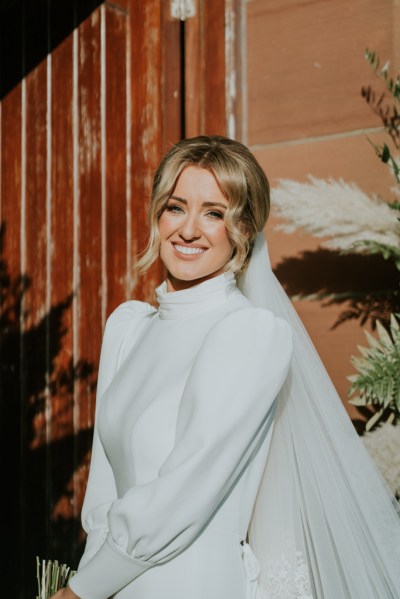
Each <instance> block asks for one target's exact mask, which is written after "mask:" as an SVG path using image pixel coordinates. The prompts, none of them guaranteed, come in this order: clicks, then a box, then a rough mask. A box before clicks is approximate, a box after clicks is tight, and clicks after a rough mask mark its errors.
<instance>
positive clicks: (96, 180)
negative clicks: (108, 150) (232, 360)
mask: <svg viewBox="0 0 400 599" xmlns="http://www.w3.org/2000/svg"><path fill="white" fill-rule="evenodd" d="M101 11H102V9H98V10H96V11H95V12H93V13H92V14H91V15H90V16H89V17H88V18H87V19H86V20H85V21H84V22H83V23H82V24H81V25H80V27H79V30H78V36H77V37H78V39H77V43H78V56H77V60H78V63H77V64H75V65H74V69H77V71H78V73H77V77H78V106H77V107H75V110H77V113H76V115H75V118H76V119H77V120H78V132H77V133H78V140H77V141H78V148H77V149H75V151H78V156H77V159H78V172H77V173H75V176H77V181H76V182H75V185H76V188H77V196H78V197H77V198H76V201H75V210H76V212H75V214H74V219H75V227H76V231H77V239H75V244H76V247H75V264H74V269H76V273H75V281H76V289H74V294H75V296H74V302H76V307H75V315H76V321H75V322H74V335H76V342H75V348H76V350H77V354H76V355H75V356H74V361H75V365H77V364H83V363H84V362H88V363H90V364H91V365H92V366H93V367H94V368H95V370H96V371H97V367H98V359H99V348H100V345H101V338H102V330H103V323H102V302H103V297H102V288H103V283H104V281H103V278H102V247H103V245H102V241H103V240H102V233H103V218H104V217H103V210H102V202H103V197H102V193H103V189H102V172H101V168H102V135H101V132H102V123H101V119H102V113H101V109H102V102H101V94H102V87H101V84H102V81H101V25H102V23H101V20H102V18H103V17H102V14H101ZM75 193H76V192H75ZM75 398H76V399H75V422H74V426H75V434H76V433H77V432H78V431H79V430H81V429H82V430H85V429H86V428H87V427H88V424H89V423H91V422H92V419H93V412H94V390H93V389H92V388H91V386H90V385H88V384H87V381H86V380H79V379H77V380H76V381H75ZM89 449H90V440H89V439H84V438H82V437H80V436H77V437H76V440H75V472H76V469H77V468H78V466H79V463H80V461H81V459H82V458H83V456H84V455H85V454H86V453H87V452H88V450H89ZM79 483H80V480H79V477H75V482H74V496H76V495H78V494H79V486H80V485H79ZM74 511H75V514H74V515H75V517H76V518H79V506H78V505H77V503H76V502H75V504H74Z"/></svg>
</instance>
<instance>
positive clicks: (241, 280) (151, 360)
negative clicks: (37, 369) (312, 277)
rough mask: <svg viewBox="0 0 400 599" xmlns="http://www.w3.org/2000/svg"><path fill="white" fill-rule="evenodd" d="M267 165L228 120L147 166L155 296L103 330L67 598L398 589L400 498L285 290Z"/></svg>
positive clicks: (311, 594)
mask: <svg viewBox="0 0 400 599" xmlns="http://www.w3.org/2000/svg"><path fill="white" fill-rule="evenodd" d="M268 213H269V186H268V182H267V179H266V177H265V175H264V173H263V171H262V169H261V167H260V166H259V164H258V163H257V161H256V160H255V158H254V156H253V155H252V154H251V153H250V151H249V150H248V149H247V148H246V147H245V146H243V145H242V144H240V143H238V142H235V141H232V140H229V139H226V138H223V137H218V136H214V137H205V136H201V137H197V138H193V139H188V140H184V141H181V142H179V143H178V144H176V145H175V146H174V147H173V148H172V149H171V150H170V151H169V152H168V153H167V155H166V156H165V157H164V159H163V160H162V162H161V164H160V166H159V168H158V170H157V172H156V174H155V178H154V185H153V192H152V198H151V203H150V208H149V222H150V237H149V242H148V247H147V249H146V252H145V253H144V255H143V256H142V258H141V259H140V261H139V264H138V266H139V269H140V271H141V272H142V273H144V272H146V270H147V269H148V268H149V267H150V265H151V264H152V263H153V262H154V261H155V260H156V259H157V258H158V256H159V257H160V258H161V260H162V262H163V264H164V266H165V271H166V279H165V280H164V282H163V283H162V284H161V285H160V286H159V287H157V289H156V290H155V292H156V298H157V303H158V309H155V308H154V307H153V306H152V305H150V304H148V303H144V302H138V301H134V300H131V301H128V302H125V303H124V304H122V305H120V306H119V307H118V308H117V309H116V310H115V312H114V313H113V314H112V315H111V316H110V317H109V319H108V321H107V325H106V329H105V332H104V339H103V345H102V350H101V358H100V369H99V379H98V389H97V404H96V420H95V430H94V439H93V451H92V459H91V466H90V474H89V481H88V487H87V491H86V496H85V501H84V506H83V510H82V522H83V526H84V529H85V531H86V532H87V542H86V548H85V551H84V554H83V556H82V559H81V561H80V564H79V568H78V572H77V574H75V576H74V577H73V578H72V579H71V581H70V584H69V586H68V587H67V588H65V589H63V590H61V591H58V592H57V593H56V595H54V597H55V598H57V599H76V597H78V598H80V599H107V598H109V597H114V598H115V599H289V598H290V599H296V598H298V599H342V598H343V599H389V598H392V599H393V598H397V599H399V597H400V559H399V558H400V520H399V517H398V513H397V511H396V506H397V503H396V501H395V499H394V498H393V496H392V495H391V494H390V492H389V490H388V489H387V488H386V485H385V483H384V482H383V479H382V478H381V476H380V475H379V474H378V472H377V471H376V469H375V467H374V466H373V464H372V462H371V460H370V459H369V457H368V454H367V452H366V450H365V449H364V447H363V445H362V443H361V441H360V440H359V438H358V437H357V434H356V433H355V431H354V429H353V426H352V424H351V422H350V420H349V418H348V416H347V414H346V412H345V410H344V408H343V406H342V404H341V402H340V399H339V397H338V396H337V394H336V391H335V389H334V387H333V385H332V383H331V381H330V379H329V377H328V375H327V373H326V371H325V369H324V367H323V365H322V363H321V361H320V359H319V357H318V355H317V353H316V351H315V349H314V347H313V345H312V343H311V341H310V339H309V337H308V335H307V333H306V331H305V330H304V327H303V326H302V324H301V322H300V320H299V319H298V317H297V315H296V313H295V311H294V309H293V307H292V305H291V303H290V301H289V299H288V298H287V296H286V294H285V293H284V291H283V289H282V287H281V286H280V284H279V283H278V281H277V279H276V278H275V276H274V275H273V273H272V270H271V266H270V262H269V258H268V251H267V246H266V243H265V241H264V238H263V235H262V231H263V228H264V226H265V224H266V221H267V218H268Z"/></svg>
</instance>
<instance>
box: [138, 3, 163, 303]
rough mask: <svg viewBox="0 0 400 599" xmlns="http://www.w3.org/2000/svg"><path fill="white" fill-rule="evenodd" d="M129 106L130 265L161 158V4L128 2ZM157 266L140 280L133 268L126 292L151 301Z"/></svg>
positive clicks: (143, 235)
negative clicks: (130, 165) (130, 163)
mask: <svg viewBox="0 0 400 599" xmlns="http://www.w3.org/2000/svg"><path fill="white" fill-rule="evenodd" d="M130 29H131V32H132V34H131V76H130V79H131V90H132V91H131V106H132V136H131V140H132V141H131V147H132V175H131V177H132V179H131V180H132V207H131V211H132V265H134V264H135V261H136V259H137V255H138V253H139V252H141V251H142V250H143V249H144V247H145V244H146V240H147V233H148V231H147V224H146V223H147V205H148V200H149V197H150V191H151V179H152V175H153V173H154V169H155V168H156V166H157V164H158V162H159V160H160V158H161V154H162V151H161V89H160V79H161V64H162V59H161V50H162V48H161V4H160V2H158V1H157V0H148V1H147V2H142V1H141V0H131V3H130ZM161 273H162V269H161V265H160V263H159V262H158V263H157V264H155V265H154V266H153V267H152V269H151V270H150V271H148V273H147V276H146V279H145V280H143V282H142V281H141V284H140V287H139V282H138V276H137V273H136V272H135V270H134V268H133V272H132V280H131V289H130V291H131V294H132V295H134V297H135V298H136V299H146V300H148V301H154V287H155V285H156V284H157V283H159V282H160V281H161Z"/></svg>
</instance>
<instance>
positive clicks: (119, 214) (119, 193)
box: [105, 6, 128, 314]
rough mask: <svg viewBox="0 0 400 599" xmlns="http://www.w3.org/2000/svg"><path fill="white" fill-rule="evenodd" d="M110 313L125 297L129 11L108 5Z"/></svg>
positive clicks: (107, 211) (107, 125)
mask: <svg viewBox="0 0 400 599" xmlns="http://www.w3.org/2000/svg"><path fill="white" fill-rule="evenodd" d="M105 20H106V23H105V31H106V34H105V73H106V88H105V95H106V111H105V119H106V122H105V128H106V140H105V141H106V148H105V153H106V154H105V165H106V166H105V168H106V189H105V193H106V215H107V219H106V271H107V281H108V282H107V297H106V307H107V310H106V311H107V314H109V313H110V312H111V311H112V310H114V309H115V308H116V307H117V305H118V304H120V303H121V302H122V301H123V300H124V299H125V297H126V291H127V283H128V282H127V272H126V244H127V210H126V201H127V198H126V196H127V193H126V176H127V174H126V168H127V165H126V153H127V143H126V141H127V136H126V126H127V125H126V60H125V57H126V40H127V25H128V23H127V21H128V18H127V15H126V14H124V13H123V12H121V11H115V10H113V9H112V8H109V7H107V6H106V7H105Z"/></svg>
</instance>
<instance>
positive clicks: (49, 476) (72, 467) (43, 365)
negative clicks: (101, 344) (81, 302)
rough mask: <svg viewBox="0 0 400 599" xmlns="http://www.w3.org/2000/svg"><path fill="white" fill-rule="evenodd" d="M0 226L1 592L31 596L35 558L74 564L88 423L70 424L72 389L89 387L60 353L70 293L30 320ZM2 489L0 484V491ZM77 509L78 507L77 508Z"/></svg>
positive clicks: (82, 371) (24, 285)
mask: <svg viewBox="0 0 400 599" xmlns="http://www.w3.org/2000/svg"><path fill="white" fill-rule="evenodd" d="M5 234H6V227H5V225H4V224H3V225H2V226H1V228H0V283H1V291H0V353H1V370H0V391H1V393H0V397H1V400H0V401H1V418H2V424H3V431H2V443H3V452H2V455H3V485H4V487H3V493H2V497H3V511H2V513H3V518H4V523H5V524H4V526H3V531H4V533H5V534H4V536H3V540H4V539H6V557H5V558H3V560H2V563H3V567H4V572H6V576H3V581H2V587H3V589H2V592H3V594H5V595H6V596H9V597H24V598H25V597H26V598H27V597H34V596H35V595H34V591H35V588H36V580H35V576H36V572H35V556H36V555H39V556H40V557H42V558H52V559H58V560H61V561H65V562H67V563H68V564H70V565H71V566H76V564H77V554H78V553H79V551H80V548H79V547H78V545H79V542H78V537H79V534H80V525H79V509H77V507H76V506H75V507H74V505H73V481H74V477H75V481H76V482H78V483H79V482H81V486H82V493H83V484H84V481H83V480H82V481H79V480H76V476H77V473H78V474H79V472H81V473H82V474H83V476H82V478H83V477H84V475H85V469H84V468H82V465H85V463H86V462H87V460H88V451H89V448H90V445H91V440H92V429H86V430H80V431H78V432H76V430H75V428H74V417H73V410H74V389H75V387H76V385H77V384H85V386H86V387H89V389H90V390H91V391H94V388H95V379H94V368H93V365H91V364H90V363H89V362H87V361H85V360H81V361H79V362H78V363H74V362H73V358H69V357H68V355H66V352H65V351H63V343H64V340H65V336H66V334H67V332H68V328H67V326H66V325H65V315H66V312H67V311H68V309H69V308H70V306H71V303H72V300H73V297H72V295H70V296H68V297H66V298H65V299H64V300H63V301H61V302H59V303H57V304H56V305H54V306H52V308H51V309H50V310H49V312H48V313H44V314H43V315H42V316H41V317H40V318H39V320H37V322H36V323H35V324H33V325H31V326H29V325H28V324H27V323H28V322H29V313H28V312H26V311H24V304H25V303H26V301H25V298H26V297H27V293H28V292H29V293H32V291H34V282H33V280H32V278H31V277H30V276H28V275H26V274H20V275H17V276H11V275H10V272H9V269H8V265H7V263H6V261H5V259H4V239H5ZM4 489H5V490H4ZM78 507H79V506H78Z"/></svg>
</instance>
